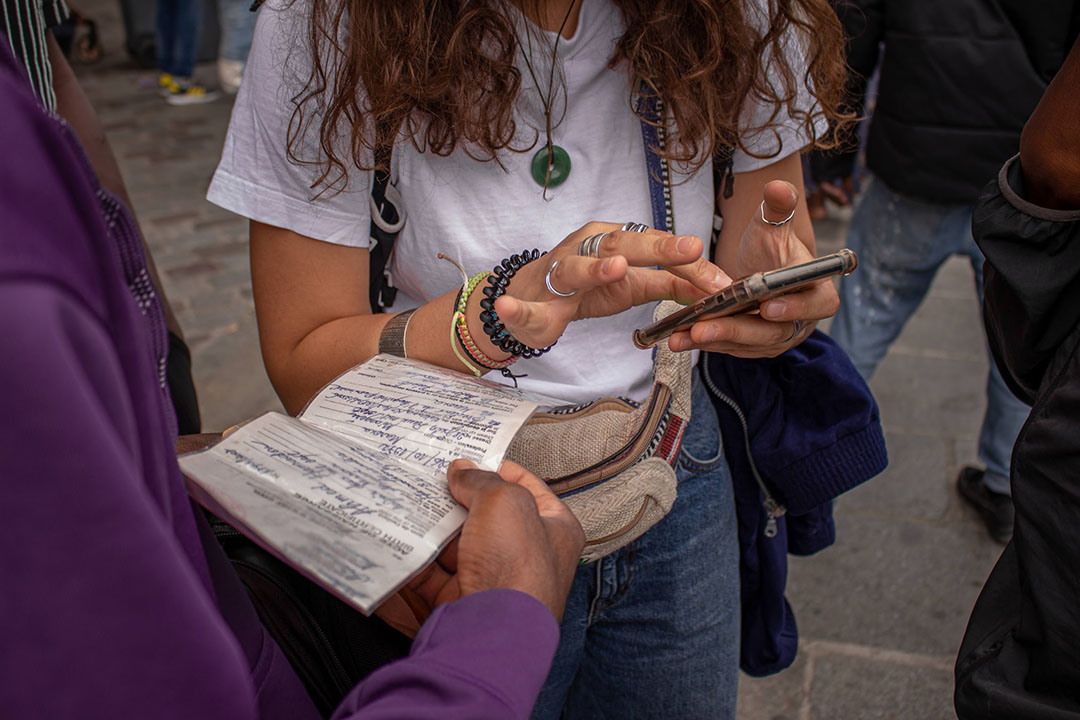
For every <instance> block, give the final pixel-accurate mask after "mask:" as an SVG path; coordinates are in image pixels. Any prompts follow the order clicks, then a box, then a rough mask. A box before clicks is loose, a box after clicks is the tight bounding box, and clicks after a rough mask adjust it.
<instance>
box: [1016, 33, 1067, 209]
mask: <svg viewBox="0 0 1080 720" xmlns="http://www.w3.org/2000/svg"><path fill="white" fill-rule="evenodd" d="M1078 128H1080V38H1078V39H1077V41H1076V42H1075V43H1074V44H1073V48H1072V51H1071V52H1070V53H1069V56H1068V57H1067V58H1066V59H1065V63H1064V64H1063V65H1062V66H1061V69H1060V70H1058V73H1057V75H1055V76H1054V79H1053V81H1052V82H1051V83H1050V86H1049V87H1048V88H1047V89H1046V92H1045V93H1043V96H1042V100H1040V101H1039V104H1038V106H1037V107H1036V108H1035V111H1034V112H1033V113H1032V114H1031V117H1030V118H1028V121H1027V124H1026V125H1024V132H1023V135H1021V138H1020V166H1021V168H1022V169H1023V173H1024V190H1025V192H1026V193H1027V199H1028V200H1030V201H1031V202H1033V203H1035V204H1036V205H1041V206H1042V207H1045V208H1051V209H1054V210H1075V209H1076V208H1080V131H1078Z"/></svg>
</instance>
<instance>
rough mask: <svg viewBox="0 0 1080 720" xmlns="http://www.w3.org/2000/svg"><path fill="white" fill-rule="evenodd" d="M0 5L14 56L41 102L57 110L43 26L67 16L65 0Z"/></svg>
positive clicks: (10, 0) (11, 0)
mask: <svg viewBox="0 0 1080 720" xmlns="http://www.w3.org/2000/svg"><path fill="white" fill-rule="evenodd" d="M0 8H2V10H3V13H2V14H0V27H2V28H3V30H4V31H5V32H6V33H7V38H8V41H9V42H10V43H11V49H12V51H13V53H14V55H15V57H16V58H18V59H19V60H20V61H21V62H22V64H23V65H24V66H25V67H26V73H27V75H29V76H30V83H31V85H33V86H34V92H35V93H37V95H38V97H39V98H41V102H43V103H44V104H45V107H47V108H49V110H52V111H53V112H56V93H54V92H53V82H52V65H50V64H49V49H48V47H47V46H46V45H45V30H46V29H47V28H50V27H52V26H53V25H59V24H60V23H62V22H63V21H64V20H66V19H67V17H68V14H69V11H68V8H67V5H65V4H64V0H0Z"/></svg>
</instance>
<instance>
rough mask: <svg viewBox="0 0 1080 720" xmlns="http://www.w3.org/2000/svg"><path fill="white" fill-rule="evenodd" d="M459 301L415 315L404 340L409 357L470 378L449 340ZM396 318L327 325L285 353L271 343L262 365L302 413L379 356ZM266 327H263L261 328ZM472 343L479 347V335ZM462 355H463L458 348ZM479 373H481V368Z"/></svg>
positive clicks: (472, 319) (441, 301) (439, 301)
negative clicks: (326, 387)
mask: <svg viewBox="0 0 1080 720" xmlns="http://www.w3.org/2000/svg"><path fill="white" fill-rule="evenodd" d="M476 294H479V292H477V293H476ZM456 296H457V290H454V291H452V292H448V293H446V294H444V295H441V296H439V297H437V298H435V299H434V300H431V301H430V302H427V303H425V304H424V305H421V306H420V307H418V308H417V309H416V311H415V312H414V313H413V315H412V317H411V318H410V319H409V324H408V330H407V332H406V335H405V352H406V354H407V356H408V357H410V358H413V359H416V360H422V361H424V362H428V363H431V364H433V365H439V366H441V367H445V368H450V369H452V370H457V371H459V372H470V367H469V366H466V365H465V363H464V362H463V360H462V359H461V358H460V357H459V355H458V354H457V353H455V352H454V345H452V343H456V342H457V341H456V339H454V338H453V337H452V336H451V318H452V317H453V314H454V308H453V303H454V300H455V298H456ZM474 302H476V299H475V298H474ZM479 313H480V309H479V306H476V307H475V308H471V309H470V312H469V313H468V315H469V328H470V331H473V330H474V329H475V328H480V327H481V325H482V323H480V320H479ZM393 316H394V314H380V315H372V314H370V313H365V314H355V315H349V316H345V317H339V318H334V319H332V320H328V321H327V322H324V323H322V324H320V325H318V326H317V327H316V328H315V329H313V330H312V331H311V332H309V333H308V334H306V335H305V336H304V337H303V338H302V339H301V340H300V342H299V343H297V344H296V345H295V346H294V347H293V348H291V349H289V350H287V351H286V352H281V351H275V350H274V349H273V348H274V344H273V343H272V342H264V343H263V359H264V361H265V363H266V369H267V373H268V375H269V376H270V381H271V383H272V384H273V385H274V389H275V390H276V391H277V394H278V397H280V398H281V402H282V404H283V405H284V406H285V408H286V409H287V410H288V411H289V412H290V413H292V414H296V413H298V412H300V410H301V409H302V408H303V407H304V405H305V404H306V403H307V401H308V400H309V399H311V397H312V396H314V395H315V393H316V392H318V391H319V389H320V388H322V387H323V386H324V385H326V384H327V383H328V382H330V381H331V380H333V379H334V378H335V377H337V376H338V375H340V374H341V373H342V372H344V371H345V370H347V369H349V368H350V367H353V366H354V365H357V364H358V363H362V362H364V361H365V360H367V359H368V358H370V357H373V356H374V355H376V354H377V353H378V351H379V337H380V335H381V334H382V332H383V329H384V327H385V325H386V324H387V323H388V322H389V321H390V319H391V318H392V317H393ZM263 325H264V323H262V322H260V327H263ZM479 334H480V335H481V336H482V337H483V338H484V341H485V342H486V341H487V337H486V336H484V335H483V331H482V330H481V331H480V333H479ZM473 337H474V339H476V340H477V342H480V340H479V338H477V337H476V334H475V333H474V334H473ZM486 346H487V349H488V350H490V352H491V353H492V354H495V358H500V359H501V358H504V357H506V353H501V351H499V350H497V349H495V348H492V347H491V346H490V343H489V342H486ZM458 353H462V351H461V348H460V347H458ZM462 354H464V353H462ZM474 367H475V366H474ZM478 369H481V371H483V369H482V368H478Z"/></svg>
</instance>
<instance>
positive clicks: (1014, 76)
mask: <svg viewBox="0 0 1080 720" xmlns="http://www.w3.org/2000/svg"><path fill="white" fill-rule="evenodd" d="M833 2H834V5H835V6H836V9H837V14H838V15H839V16H840V19H841V21H842V23H843V25H844V30H845V33H846V34H847V35H848V37H849V41H848V63H849V64H850V66H851V69H852V71H853V74H852V83H851V103H852V106H853V109H855V110H856V111H857V112H860V113H861V112H862V109H863V97H864V95H865V91H866V80H865V79H866V78H869V77H870V76H871V75H872V74H873V72H874V69H875V67H877V66H878V63H879V44H880V43H884V54H883V55H882V56H881V59H880V71H881V78H880V84H879V88H878V95H877V105H876V107H875V108H874V112H873V117H872V119H871V121H870V135H869V140H868V144H867V148H866V151H867V165H868V166H869V168H870V170H871V171H872V172H873V173H874V174H875V175H876V176H878V177H879V178H880V179H881V180H882V181H884V182H885V184H886V185H888V186H889V187H890V188H891V189H892V190H894V191H896V192H899V193H902V194H904V195H908V196H911V197H914V198H918V199H922V200H928V201H933V202H943V203H964V204H972V203H974V202H975V199H976V198H977V197H978V196H979V191H980V190H982V188H983V186H984V185H985V184H986V182H987V181H988V180H989V179H990V178H992V177H994V174H995V173H996V172H997V170H998V168H1000V167H1001V164H1002V163H1004V162H1005V161H1006V160H1007V159H1009V158H1010V157H1011V156H1013V155H1014V154H1016V152H1017V151H1018V150H1019V149H1020V131H1021V130H1022V129H1023V127H1024V122H1025V121H1026V120H1027V118H1028V115H1030V114H1031V111H1032V110H1034V109H1035V105H1036V104H1037V103H1038V102H1039V98H1041V97H1042V94H1043V91H1044V90H1045V89H1046V86H1047V85H1048V84H1049V82H1050V79H1051V78H1052V77H1053V75H1054V73H1055V72H1056V71H1057V69H1058V68H1059V67H1060V66H1061V63H1062V62H1063V61H1064V60H1065V56H1066V55H1067V54H1068V52H1069V48H1070V47H1072V39H1073V38H1075V37H1076V34H1077V31H1078V29H1080V2H1077V1H1076V0H833ZM854 160H855V152H854V151H852V152H848V153H845V154H841V155H817V156H815V157H814V158H812V173H813V175H814V177H815V178H816V179H817V180H819V181H821V180H833V179H835V178H839V177H844V176H847V175H850V174H851V169H852V167H853V163H854Z"/></svg>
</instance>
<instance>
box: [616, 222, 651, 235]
mask: <svg viewBox="0 0 1080 720" xmlns="http://www.w3.org/2000/svg"><path fill="white" fill-rule="evenodd" d="M620 229H621V230H625V231H626V232H636V233H640V232H645V231H646V230H648V229H649V226H648V225H646V224H645V223H636V222H628V223H626V224H625V225H623V226H622V228H620Z"/></svg>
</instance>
